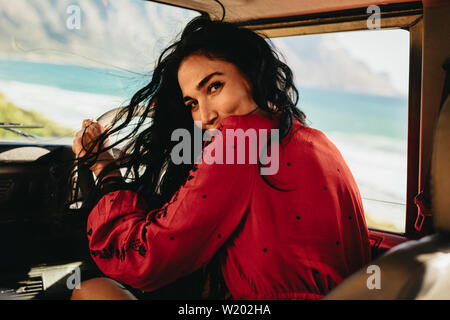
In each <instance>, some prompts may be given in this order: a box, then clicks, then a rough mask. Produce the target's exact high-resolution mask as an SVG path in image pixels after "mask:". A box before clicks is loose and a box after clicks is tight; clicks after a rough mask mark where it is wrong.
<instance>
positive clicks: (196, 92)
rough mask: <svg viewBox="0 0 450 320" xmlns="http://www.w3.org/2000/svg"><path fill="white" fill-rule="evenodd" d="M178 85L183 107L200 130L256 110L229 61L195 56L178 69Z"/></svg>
mask: <svg viewBox="0 0 450 320" xmlns="http://www.w3.org/2000/svg"><path fill="white" fill-rule="evenodd" d="M178 83H179V85H180V88H181V92H182V94H183V100H184V103H185V105H186V108H189V109H190V110H191V113H192V118H193V119H194V121H201V123H202V129H206V130H208V129H214V128H217V126H218V124H219V122H220V121H221V120H222V119H224V118H226V117H228V116H232V115H245V114H248V113H250V112H252V111H254V110H255V109H256V108H257V105H256V103H255V101H254V100H253V97H252V93H251V87H250V84H249V82H248V81H247V80H246V78H245V77H244V76H243V75H242V73H241V72H240V71H239V70H238V68H237V67H236V66H235V65H234V64H232V63H229V62H226V61H223V60H218V59H211V58H208V57H206V56H204V55H200V54H194V55H191V56H188V57H187V58H185V59H184V60H183V61H182V63H181V65H180V67H179V69H178Z"/></svg>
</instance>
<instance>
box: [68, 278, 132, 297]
mask: <svg viewBox="0 0 450 320" xmlns="http://www.w3.org/2000/svg"><path fill="white" fill-rule="evenodd" d="M70 299H71V300H137V299H136V297H135V296H134V295H133V294H132V293H131V292H130V291H128V290H127V289H125V287H124V286H122V285H121V284H120V283H118V282H116V281H114V280H112V279H109V278H93V279H90V280H86V281H83V282H81V284H80V289H74V290H73V291H72V297H71V298H70Z"/></svg>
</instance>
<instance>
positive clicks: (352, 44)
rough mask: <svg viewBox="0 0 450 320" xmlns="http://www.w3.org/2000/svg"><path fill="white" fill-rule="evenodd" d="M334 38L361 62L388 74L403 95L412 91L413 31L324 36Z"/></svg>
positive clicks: (375, 31)
mask: <svg viewBox="0 0 450 320" xmlns="http://www.w3.org/2000/svg"><path fill="white" fill-rule="evenodd" d="M323 37H324V38H333V39H335V40H337V41H338V42H339V43H340V44H342V45H343V46H344V47H345V49H346V50H347V51H348V52H349V53H350V54H351V55H352V56H353V57H354V58H355V59H357V60H360V61H362V62H364V63H366V64H367V65H368V66H369V67H370V68H371V69H372V70H374V71H376V72H384V73H386V74H387V75H388V76H389V78H390V80H391V83H392V85H393V86H394V87H395V88H396V89H398V90H399V91H400V92H401V93H402V94H404V95H407V92H408V75H409V32H408V31H406V30H401V29H396V30H371V31H352V32H340V33H335V34H326V35H323Z"/></svg>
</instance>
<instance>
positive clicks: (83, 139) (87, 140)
mask: <svg viewBox="0 0 450 320" xmlns="http://www.w3.org/2000/svg"><path fill="white" fill-rule="evenodd" d="M105 130H106V129H105V128H104V127H103V126H102V125H101V124H99V123H98V122H97V121H95V120H94V119H87V120H83V124H82V127H81V130H80V131H78V132H77V133H76V134H75V139H74V140H73V145H72V151H73V152H74V153H75V156H76V157H77V158H81V157H83V156H84V155H85V154H86V152H87V150H89V149H90V148H91V146H92V143H94V142H95V141H96V139H97V138H98V137H99V136H100V135H101V134H102V133H103V132H105ZM108 145H109V141H108V139H106V140H105V141H104V143H103V148H105V147H107V146H108ZM98 149H99V148H98V145H96V146H95V147H94V149H93V150H92V151H91V152H92V153H93V154H95V153H96V152H98ZM113 161H114V156H113V154H112V151H111V149H110V150H108V151H105V152H102V153H101V154H100V155H99V156H98V159H97V161H96V162H95V163H94V164H93V165H92V166H91V167H90V168H89V169H90V170H91V171H92V172H94V174H95V175H96V176H97V177H98V176H99V174H100V172H101V171H102V170H103V168H105V167H106V166H107V165H108V164H109V163H111V162H113ZM114 175H117V173H114ZM118 175H120V173H118Z"/></svg>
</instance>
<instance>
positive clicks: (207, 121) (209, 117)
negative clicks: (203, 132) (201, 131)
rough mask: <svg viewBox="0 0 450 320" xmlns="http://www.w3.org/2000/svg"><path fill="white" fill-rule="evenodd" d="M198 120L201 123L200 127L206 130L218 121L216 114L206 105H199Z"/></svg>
mask: <svg viewBox="0 0 450 320" xmlns="http://www.w3.org/2000/svg"><path fill="white" fill-rule="evenodd" d="M199 111H200V120H201V121H202V126H203V127H205V128H206V129H209V128H211V127H212V126H213V125H214V124H215V123H216V122H217V119H218V113H217V111H216V110H214V108H212V107H211V106H209V105H208V104H205V103H204V104H203V105H200V108H199Z"/></svg>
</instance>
